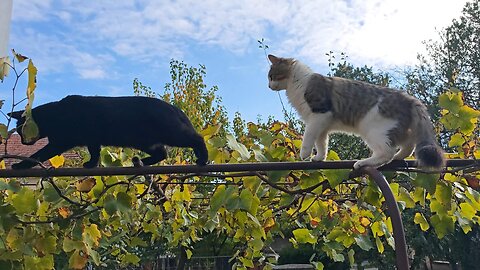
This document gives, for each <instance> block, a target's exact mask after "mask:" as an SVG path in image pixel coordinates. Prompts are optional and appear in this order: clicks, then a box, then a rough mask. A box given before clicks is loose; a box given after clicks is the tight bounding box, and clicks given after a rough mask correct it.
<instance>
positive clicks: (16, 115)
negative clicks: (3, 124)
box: [7, 111, 24, 120]
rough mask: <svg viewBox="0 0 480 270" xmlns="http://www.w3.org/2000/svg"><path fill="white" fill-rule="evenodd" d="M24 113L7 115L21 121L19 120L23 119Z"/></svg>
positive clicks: (17, 112) (18, 112)
mask: <svg viewBox="0 0 480 270" xmlns="http://www.w3.org/2000/svg"><path fill="white" fill-rule="evenodd" d="M23 112H24V111H16V112H11V113H7V115H8V116H11V117H12V118H14V119H17V120H19V119H21V118H22V115H23Z"/></svg>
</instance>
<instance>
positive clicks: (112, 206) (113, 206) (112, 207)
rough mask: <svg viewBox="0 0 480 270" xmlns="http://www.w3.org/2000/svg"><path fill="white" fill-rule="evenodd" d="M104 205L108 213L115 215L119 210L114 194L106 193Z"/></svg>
mask: <svg viewBox="0 0 480 270" xmlns="http://www.w3.org/2000/svg"><path fill="white" fill-rule="evenodd" d="M103 207H104V209H105V211H106V212H107V214H109V215H113V214H115V212H116V211H117V201H116V200H115V197H113V195H112V194H107V195H105V199H104V201H103Z"/></svg>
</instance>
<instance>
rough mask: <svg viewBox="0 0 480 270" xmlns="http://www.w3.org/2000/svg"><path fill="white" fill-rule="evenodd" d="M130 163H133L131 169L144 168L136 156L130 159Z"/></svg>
mask: <svg viewBox="0 0 480 270" xmlns="http://www.w3.org/2000/svg"><path fill="white" fill-rule="evenodd" d="M132 163H133V167H143V166H144V164H143V161H142V160H141V159H140V158H139V157H137V156H134V157H133V158H132Z"/></svg>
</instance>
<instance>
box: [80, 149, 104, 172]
mask: <svg viewBox="0 0 480 270" xmlns="http://www.w3.org/2000/svg"><path fill="white" fill-rule="evenodd" d="M87 148H88V153H90V160H89V161H87V162H85V163H83V167H84V168H94V167H97V166H98V160H99V159H100V150H101V148H100V145H89V146H87Z"/></svg>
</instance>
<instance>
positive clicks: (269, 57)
mask: <svg viewBox="0 0 480 270" xmlns="http://www.w3.org/2000/svg"><path fill="white" fill-rule="evenodd" d="M268 60H270V62H272V64H276V63H278V62H280V58H278V57H276V56H275V55H273V54H269V55H268Z"/></svg>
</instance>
